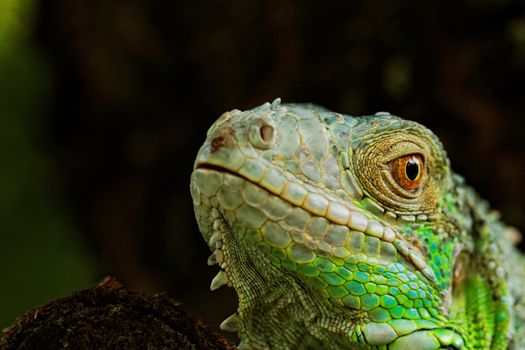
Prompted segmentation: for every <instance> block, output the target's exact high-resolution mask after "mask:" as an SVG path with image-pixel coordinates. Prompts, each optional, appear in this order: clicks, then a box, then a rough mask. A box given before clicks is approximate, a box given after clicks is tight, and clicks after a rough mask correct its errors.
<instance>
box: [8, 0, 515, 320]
mask: <svg viewBox="0 0 525 350" xmlns="http://www.w3.org/2000/svg"><path fill="white" fill-rule="evenodd" d="M275 97H281V98H282V99H283V101H284V102H301V101H302V102H307V101H308V102H315V103H318V104H321V105H324V106H326V107H328V108H330V109H332V110H335V111H338V112H344V113H347V114H352V115H360V114H367V113H374V112H376V111H383V110H387V111H390V112H392V113H395V114H398V115H401V116H404V117H406V118H409V119H413V120H417V121H419V122H421V123H422V124H424V125H426V126H428V127H430V128H431V129H432V130H433V131H434V132H435V133H436V134H438V136H439V137H440V138H441V140H442V141H443V143H444V144H445V146H446V148H447V150H448V153H449V156H450V158H451V160H452V164H453V167H454V168H455V170H456V171H457V172H459V173H461V174H463V175H464V176H465V177H466V178H467V180H468V182H469V183H470V184H472V185H473V186H474V187H475V188H476V189H477V190H478V191H479V192H480V193H481V194H482V196H483V197H485V198H487V199H488V200H489V201H490V202H491V204H492V206H493V207H495V208H498V209H499V210H500V211H501V212H502V217H503V218H504V220H505V221H507V222H508V223H510V224H511V225H513V226H516V227H517V228H519V229H520V230H522V231H525V217H524V215H523V213H524V212H525V200H524V197H525V185H524V184H523V180H524V179H525V176H524V175H525V146H524V145H523V142H524V139H525V123H524V122H523V117H525V113H524V110H525V4H524V3H523V2H522V1H506V0H488V1H474V0H463V1H454V2H449V1H438V0H436V1H426V2H421V1H404V2H390V1H361V2H348V1H323V2H317V1H304V0H284V1H275V0H268V1H245V0H243V1H241V0H231V1H183V2H181V1H166V0H162V1H161V0H129V1H123V0H115V1H93V0H46V1H39V2H37V1H34V0H18V1H17V0H0V145H1V147H0V160H1V164H2V167H1V169H0V216H1V217H0V264H2V267H3V268H2V277H1V279H0V327H4V326H6V325H8V324H10V323H11V322H12V321H13V320H14V318H15V316H16V315H18V314H20V313H21V312H23V311H24V310H27V309H29V308H32V307H34V306H36V305H38V304H41V303H45V302H47V301H49V300H50V299H53V298H56V297H59V296H62V295H66V294H68V293H70V292H71V291H73V290H75V289H79V288H84V287H87V286H89V285H90V284H92V283H94V282H96V281H97V280H98V279H100V278H102V277H103V276H105V275H108V274H110V275H113V276H115V277H116V278H117V279H118V280H120V281H121V282H122V283H123V284H124V285H125V286H127V287H128V288H130V289H133V290H139V291H144V292H161V291H166V292H167V293H169V295H171V296H173V297H175V298H177V299H179V300H181V301H182V302H183V303H184V304H185V308H186V310H187V311H189V312H190V313H191V314H193V315H195V316H198V317H201V318H202V319H204V321H205V322H207V323H209V324H211V325H212V326H214V327H215V328H217V326H218V324H219V323H220V321H221V320H222V319H224V318H225V317H227V316H228V315H229V314H231V313H232V312H233V311H234V310H235V308H236V297H235V294H234V292H233V291H232V290H231V289H228V288H223V289H221V290H219V291H216V292H213V293H212V292H210V291H209V289H208V286H209V282H210V281H211V279H212V277H213V275H214V274H215V273H216V272H217V268H216V267H208V266H207V265H206V258H207V256H208V255H209V251H208V249H207V247H206V245H205V243H204V242H203V240H202V239H201V237H200V234H199V232H198V230H197V225H196V224H195V221H194V218H193V212H192V207H191V199H190V195H189V185H188V183H189V177H190V173H191V170H192V163H193V159H194V156H195V155H196V152H197V150H198V147H199V146H200V144H201V143H202V142H203V141H204V137H205V133H206V130H207V128H208V127H209V126H210V125H211V123H212V122H213V121H214V120H215V119H216V118H217V117H218V116H219V115H220V114H221V113H222V112H224V111H226V110H230V109H233V108H240V109H246V108H252V107H254V106H256V105H259V104H261V103H264V102H266V101H271V100H273V99H274V98H275Z"/></svg>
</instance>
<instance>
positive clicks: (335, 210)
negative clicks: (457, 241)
mask: <svg viewBox="0 0 525 350" xmlns="http://www.w3.org/2000/svg"><path fill="white" fill-rule="evenodd" d="M246 163H247V162H246V161H245V162H244V164H246ZM243 169H244V167H241V168H240V170H234V169H231V168H229V167H225V166H223V165H222V164H215V163H214V162H213V159H211V160H210V161H209V162H198V163H196V165H195V170H194V172H198V171H204V172H217V173H221V174H223V175H224V176H232V177H235V178H237V179H240V180H243V181H246V183H248V184H251V185H254V186H257V187H258V188H260V189H262V190H264V191H266V192H268V194H269V195H270V196H272V195H273V196H275V197H277V198H280V199H281V200H283V201H284V202H286V203H287V204H289V205H290V206H292V207H298V208H301V209H303V210H305V211H307V212H308V213H309V214H310V215H312V216H318V217H323V218H325V219H326V220H328V221H329V222H330V223H332V224H336V225H343V226H347V227H348V228H349V229H351V230H355V231H359V232H362V233H363V234H365V235H369V236H372V237H376V238H378V239H380V240H382V241H385V242H389V243H392V244H393V245H394V247H395V248H396V250H397V251H398V253H399V254H401V255H402V256H403V257H404V258H405V259H406V260H407V261H409V262H411V263H412V264H413V265H414V266H415V267H416V268H417V269H418V270H419V271H420V272H421V273H422V274H423V275H424V276H425V277H426V278H427V279H428V280H429V281H430V282H431V283H432V284H434V283H435V275H434V272H433V271H432V269H431V268H430V266H428V263H427V261H426V259H425V258H424V257H423V256H422V255H421V253H420V251H419V249H417V248H416V247H413V246H412V245H411V244H410V243H409V242H407V241H406V240H405V239H404V238H403V237H402V236H401V235H400V234H399V233H397V232H396V231H395V230H394V229H393V228H391V227H389V226H383V224H382V223H380V222H379V221H377V220H375V219H373V218H371V217H367V216H366V215H365V214H364V213H363V210H362V209H360V208H358V207H357V206H355V205H354V204H352V203H347V202H344V201H343V200H342V199H340V198H338V197H336V196H334V195H330V194H327V193H321V192H320V191H317V192H318V193H312V192H310V191H308V189H310V188H314V187H313V186H309V185H308V184H304V183H300V182H299V181H298V180H297V179H295V177H294V176H293V175H292V174H288V173H285V174H281V176H283V177H284V176H285V177H284V178H285V179H286V183H285V184H284V185H282V186H281V188H278V187H277V186H273V185H274V184H273V183H272V178H273V176H272V175H270V176H268V175H267V174H271V173H272V167H268V169H267V170H266V172H265V173H264V175H266V176H263V178H262V179H260V180H259V181H254V179H253V176H250V175H251V174H250V172H247V171H243ZM276 169H278V168H276ZM281 173H282V171H281ZM250 177H252V178H250ZM290 189H293V190H294V191H304V192H305V194H304V196H303V200H302V201H299V200H298V199H297V196H296V197H295V198H294V194H293V193H291V192H292V191H291V190H290ZM325 203H326V204H325ZM321 208H324V210H322V209H321ZM211 238H213V236H210V239H209V240H208V244H209V245H210V247H211V248H212V249H213V246H212V245H211V244H210V241H211Z"/></svg>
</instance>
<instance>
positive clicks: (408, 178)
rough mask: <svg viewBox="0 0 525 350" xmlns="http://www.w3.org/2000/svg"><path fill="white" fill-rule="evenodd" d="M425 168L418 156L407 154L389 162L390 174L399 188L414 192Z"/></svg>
mask: <svg viewBox="0 0 525 350" xmlns="http://www.w3.org/2000/svg"><path fill="white" fill-rule="evenodd" d="M424 171H425V166H424V162H423V157H422V156H421V155H420V154H408V155H405V156H402V157H399V158H397V159H394V160H393V161H391V162H390V174H391V175H392V177H393V178H394V180H395V181H396V182H397V184H398V185H399V186H401V188H403V189H404V190H406V191H410V192H414V191H416V190H417V189H418V188H419V185H420V184H421V181H422V180H423V175H424Z"/></svg>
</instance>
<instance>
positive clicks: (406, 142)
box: [191, 99, 525, 350]
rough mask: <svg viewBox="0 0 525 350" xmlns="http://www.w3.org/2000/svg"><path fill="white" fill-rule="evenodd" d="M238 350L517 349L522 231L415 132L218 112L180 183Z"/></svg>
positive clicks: (405, 127)
mask: <svg viewBox="0 0 525 350" xmlns="http://www.w3.org/2000/svg"><path fill="white" fill-rule="evenodd" d="M191 193H192V197H193V203H194V207H195V215H196V218H197V222H198V224H199V229H200V231H201V232H202V235H203V237H204V239H205V240H206V242H207V243H208V245H209V247H210V248H211V250H212V251H213V254H212V255H211V256H210V258H209V260H208V263H209V264H210V265H212V264H219V265H220V267H221V270H220V272H219V273H218V275H217V276H216V277H215V278H214V280H213V281H212V284H211V289H212V290H214V289H217V288H219V287H220V286H222V285H229V286H232V287H234V288H235V290H236V291H237V294H238V298H239V307H238V310H237V312H236V313H235V314H234V315H232V316H230V317H229V318H227V319H226V320H225V321H224V322H223V323H222V324H221V328H222V329H225V330H235V331H238V332H239V337H240V339H241V344H240V346H239V348H240V349H389V350H398V349H419V350H427V349H428V350H429V349H525V330H524V325H525V300H524V296H525V287H524V283H525V269H524V268H525V259H524V258H523V256H522V255H520V253H519V252H518V251H517V250H516V249H515V248H514V244H515V243H516V241H517V240H518V239H519V233H517V232H516V230H513V229H511V228H509V227H507V226H505V225H504V224H503V223H501V222H500V221H499V220H498V218H497V214H496V213H494V212H491V210H490V209H489V207H488V205H487V204H486V202H485V201H483V200H482V199H480V198H479V197H478V196H477V195H476V193H475V192H474V191H473V190H472V189H471V188H470V187H468V186H467V185H465V184H464V181H463V179H462V178H461V177H460V176H459V175H456V174H455V173H453V172H452V171H451V169H450V166H449V160H448V159H447V157H446V154H445V151H444V149H443V146H442V145H441V143H440V142H439V140H438V139H437V137H436V136H435V135H434V134H433V133H432V132H430V131H429V130H428V129H426V128H425V127H423V126H421V125H420V124H418V123H415V122H412V121H406V120H403V119H401V118H399V117H396V116H393V115H390V114H389V113H386V112H379V113H376V114H375V115H370V116H361V117H352V116H349V115H344V114H339V113H334V112H330V111H328V110H326V109H323V108H321V107H318V106H315V105H309V104H307V105H302V104H281V103H280V100H279V99H277V100H275V101H274V102H273V103H271V104H270V103H266V104H264V105H262V106H260V107H257V108H255V109H252V110H248V111H244V112H242V111H239V110H233V111H230V112H227V113H224V114H223V115H222V116H221V117H220V118H219V119H218V120H217V121H216V122H215V124H214V125H213V126H212V127H211V128H210V130H209V131H208V136H207V139H206V142H205V143H204V145H203V146H202V147H201V149H200V151H199V153H198V155H197V159H196V161H195V168H194V171H193V174H192V176H191Z"/></svg>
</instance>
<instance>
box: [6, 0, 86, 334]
mask: <svg viewBox="0 0 525 350" xmlns="http://www.w3.org/2000/svg"><path fill="white" fill-rule="evenodd" d="M32 6H33V2H31V1H18V0H0V162H1V163H0V164H1V169H0V266H1V267H2V274H1V279H0V328H3V327H5V326H7V325H9V324H11V323H12V322H13V321H14V319H15V317H16V316H18V315H20V314H21V313H22V312H24V311H26V310H28V309H31V308H33V307H35V306H37V305H38V304H42V303H46V302H48V301H49V300H51V299H54V298H56V297H58V296H61V295H65V294H68V293H70V292H71V291H73V290H75V289H79V288H82V287H86V286H88V285H89V284H91V283H93V282H94V280H95V268H94V266H95V265H94V261H93V259H92V258H90V257H89V256H88V255H87V254H86V252H84V251H82V249H81V242H80V238H79V237H80V235H79V232H77V229H76V227H75V225H74V224H73V223H72V221H71V220H70V219H69V217H68V211H67V208H65V206H64V204H63V203H62V200H61V198H60V195H59V194H60V189H59V188H58V187H57V184H58V181H57V174H56V172H55V171H54V160H53V159H52V158H51V157H50V156H49V155H47V154H46V153H45V152H44V151H43V150H42V147H40V146H39V144H38V143H37V142H36V141H35V140H38V139H39V137H41V135H39V134H38V132H39V131H40V130H41V128H39V125H40V123H42V119H43V117H44V114H45V101H46V97H47V92H48V91H49V89H50V85H51V82H50V77H49V76H48V75H47V69H46V66H45V65H44V64H43V62H42V59H41V57H39V54H38V52H37V51H36V50H35V48H34V47H31V45H30V44H29V43H28V41H27V40H26V33H28V32H29V30H31V23H32V21H31V18H32V16H31V14H32Z"/></svg>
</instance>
